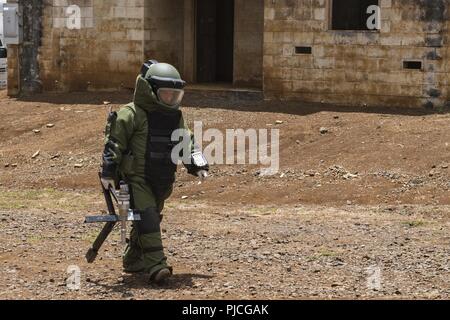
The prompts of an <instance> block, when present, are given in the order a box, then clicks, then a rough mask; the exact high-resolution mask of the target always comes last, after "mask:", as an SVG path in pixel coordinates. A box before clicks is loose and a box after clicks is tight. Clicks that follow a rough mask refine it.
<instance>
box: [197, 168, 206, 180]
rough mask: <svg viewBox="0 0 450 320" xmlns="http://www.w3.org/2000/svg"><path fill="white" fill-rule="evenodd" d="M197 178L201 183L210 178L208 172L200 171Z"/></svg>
mask: <svg viewBox="0 0 450 320" xmlns="http://www.w3.org/2000/svg"><path fill="white" fill-rule="evenodd" d="M197 176H198V177H199V178H200V180H201V181H203V180H206V179H207V178H208V171H206V170H200V171H198V172H197Z"/></svg>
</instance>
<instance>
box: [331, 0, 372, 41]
mask: <svg viewBox="0 0 450 320" xmlns="http://www.w3.org/2000/svg"><path fill="white" fill-rule="evenodd" d="M337 1H340V2H345V1H348V0H329V1H328V5H329V8H328V17H329V23H328V29H329V30H330V31H337V32H339V31H342V32H371V33H374V32H375V33H378V32H380V30H378V29H374V30H371V29H367V27H366V24H364V25H363V26H364V27H363V26H362V25H361V24H362V23H363V22H367V20H365V19H362V15H365V16H367V18H368V17H369V15H367V14H365V13H363V12H362V10H361V11H360V14H361V16H360V21H359V26H358V27H355V28H352V27H349V28H345V27H343V26H342V25H341V26H338V25H337V24H338V23H335V20H334V19H336V16H335V10H334V8H335V7H334V5H335V4H336V2H337ZM353 1H365V2H374V3H370V4H368V5H378V6H380V0H353ZM364 7H365V8H367V7H366V6H364Z"/></svg>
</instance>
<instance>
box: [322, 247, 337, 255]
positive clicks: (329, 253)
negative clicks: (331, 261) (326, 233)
mask: <svg viewBox="0 0 450 320" xmlns="http://www.w3.org/2000/svg"><path fill="white" fill-rule="evenodd" d="M317 255H318V256H319V257H336V256H337V255H338V254H337V252H335V251H333V250H331V249H328V248H322V249H320V251H319V253H318V254H317Z"/></svg>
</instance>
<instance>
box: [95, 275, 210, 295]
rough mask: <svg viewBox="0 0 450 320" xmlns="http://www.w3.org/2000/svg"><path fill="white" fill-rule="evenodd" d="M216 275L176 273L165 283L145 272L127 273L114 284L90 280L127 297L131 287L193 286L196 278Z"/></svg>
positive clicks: (169, 288) (208, 277)
mask: <svg viewBox="0 0 450 320" xmlns="http://www.w3.org/2000/svg"><path fill="white" fill-rule="evenodd" d="M212 278H214V276H211V275H204V274H195V273H181V274H174V275H173V276H172V277H170V278H169V279H168V280H167V281H166V282H165V283H164V284H161V285H157V284H154V283H151V282H150V281H149V276H148V275H147V274H145V273H133V274H126V275H124V276H123V277H122V279H121V280H120V281H119V282H117V283H114V284H107V283H102V282H101V281H92V280H91V281H90V282H91V283H92V284H94V285H96V286H99V287H101V288H103V289H104V290H106V291H109V292H111V293H119V294H122V296H124V297H126V296H127V295H129V294H130V293H129V290H131V289H153V290H175V289H179V288H192V287H193V286H194V280H195V279H212Z"/></svg>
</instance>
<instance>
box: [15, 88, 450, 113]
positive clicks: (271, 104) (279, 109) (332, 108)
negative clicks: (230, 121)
mask: <svg viewBox="0 0 450 320" xmlns="http://www.w3.org/2000/svg"><path fill="white" fill-rule="evenodd" d="M132 99H133V91H132V90H128V89H126V90H125V89H124V90H122V91H115V92H71V93H65V94H62V93H42V94H36V95H32V96H23V97H18V98H17V100H18V101H23V102H33V103H49V104H56V105H58V104H78V105H79V104H86V105H97V104H98V105H104V102H105V101H108V102H110V103H111V104H112V105H124V104H127V103H129V102H131V101H132ZM183 105H184V106H186V107H195V108H213V109H226V110H235V111H245V112H270V113H284V114H291V115H299V116H303V115H309V114H314V113H318V112H339V113H342V112H345V113H371V114H385V115H407V116H425V115H432V114H442V113H449V112H450V108H446V109H445V110H437V109H425V108H409V107H407V106H405V107H404V108H399V107H396V108H394V107H354V106H342V105H334V104H321V103H307V102H294V101H279V100H270V101H267V100H263V99H258V98H255V96H253V95H250V96H249V97H246V95H245V94H244V95H242V94H240V93H239V92H229V93H225V94H224V93H223V92H222V93H213V92H211V93H209V92H206V93H205V92H192V91H188V92H186V96H185V99H184V103H183Z"/></svg>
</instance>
